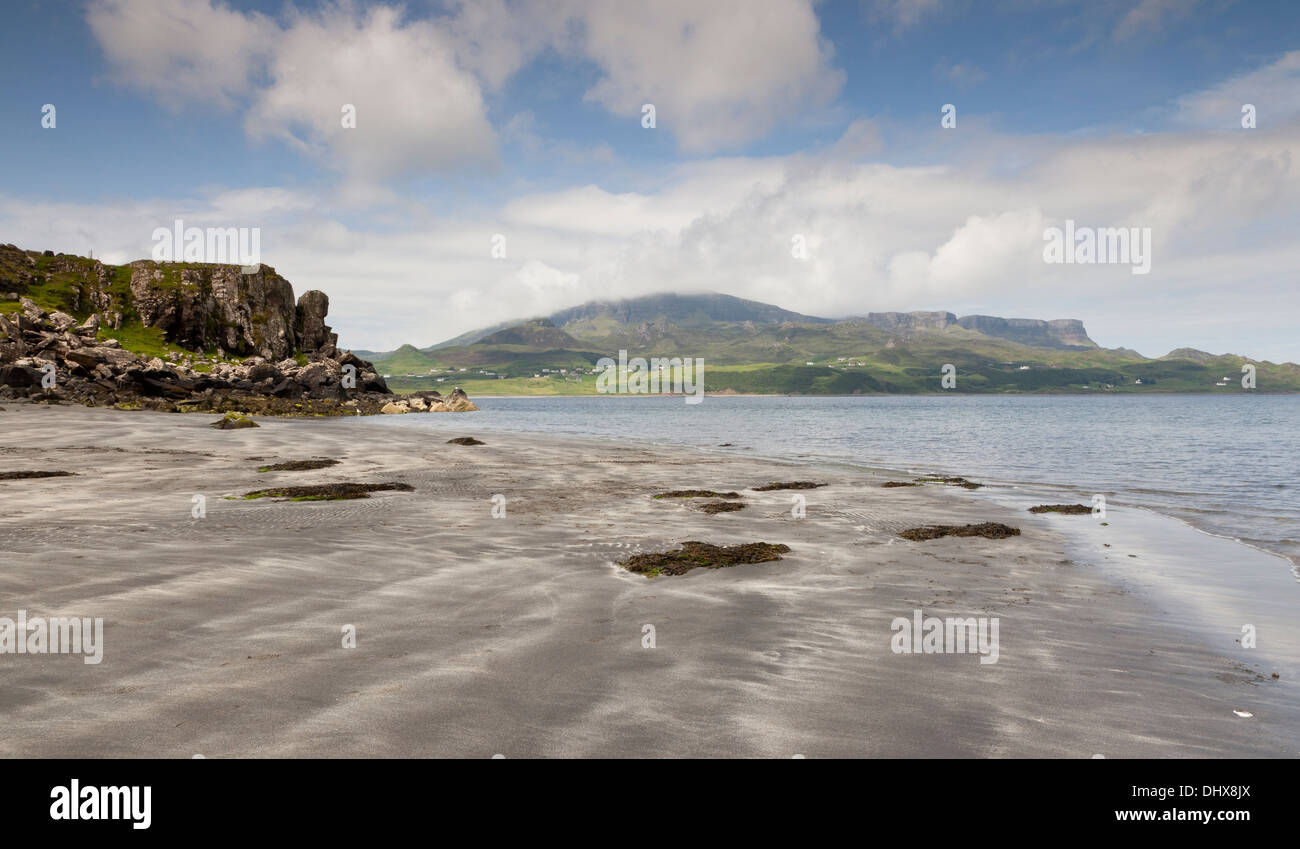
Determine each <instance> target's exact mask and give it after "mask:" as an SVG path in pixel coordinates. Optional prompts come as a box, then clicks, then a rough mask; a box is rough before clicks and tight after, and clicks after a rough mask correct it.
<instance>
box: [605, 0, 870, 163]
mask: <svg viewBox="0 0 1300 849" xmlns="http://www.w3.org/2000/svg"><path fill="white" fill-rule="evenodd" d="M583 22H584V24H585V32H584V35H583V36H582V45H583V49H584V52H585V54H586V55H587V57H589V58H590V59H591V60H592V61H594V62H595V63H596V64H597V65H598V66H599V67H600V69H601V71H602V73H603V77H602V78H601V79H600V81H599V82H597V83H596V85H594V86H593V87H592V88H591V89H590V90H589V91H588V92H587V98H588V99H589V100H593V101H595V102H597V103H600V104H601V105H603V106H605V107H606V108H607V109H609V110H610V111H611V112H613V113H615V114H616V115H621V116H624V117H626V118H628V120H638V121H639V120H640V116H641V108H642V105H643V104H646V103H652V104H654V105H655V108H656V113H657V126H658V128H659V129H661V130H666V131H668V132H671V133H672V134H673V135H674V136H675V137H676V138H677V140H678V143H679V144H680V145H681V147H682V149H683V150H685V151H687V152H690V153H707V152H712V151H715V150H719V149H725V148H732V147H735V146H738V145H740V144H743V143H745V142H749V141H752V140H754V139H756V138H759V137H761V136H762V135H764V134H765V133H767V132H768V131H769V130H771V129H772V128H773V127H774V126H775V125H776V124H777V123H778V122H780V121H784V120H787V119H788V118H789V116H790V115H791V114H798V113H802V112H805V111H807V110H808V109H809V108H810V107H815V106H819V105H822V104H824V103H826V102H828V101H829V100H830V99H831V98H833V97H834V96H835V95H836V94H838V92H839V89H840V87H841V86H842V85H843V82H844V74H843V72H841V71H837V70H834V69H832V68H831V66H830V62H831V53H832V50H831V47H830V45H829V43H828V42H826V41H825V40H824V39H822V38H821V35H820V32H819V26H820V24H819V22H818V20H817V15H816V13H815V12H814V11H813V9H812V6H811V4H810V3H809V2H807V0H769V2H766V3H762V4H756V3H752V2H746V0H719V1H718V2H711V3H699V2H697V0H664V2H658V3H645V4H639V3H638V4H622V3H603V2H592V3H591V4H590V6H589V7H588V8H587V9H586V11H585V14H584V19H583Z"/></svg>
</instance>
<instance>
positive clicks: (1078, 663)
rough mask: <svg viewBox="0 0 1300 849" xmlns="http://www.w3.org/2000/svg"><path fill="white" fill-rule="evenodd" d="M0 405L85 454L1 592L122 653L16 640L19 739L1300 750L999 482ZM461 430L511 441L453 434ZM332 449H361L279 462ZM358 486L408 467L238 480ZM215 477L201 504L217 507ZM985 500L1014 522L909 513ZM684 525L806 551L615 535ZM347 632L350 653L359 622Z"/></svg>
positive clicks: (13, 513) (655, 747)
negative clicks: (38, 651)
mask: <svg viewBox="0 0 1300 849" xmlns="http://www.w3.org/2000/svg"><path fill="white" fill-rule="evenodd" d="M6 406H7V409H6V410H4V411H3V412H0V433H3V440H2V441H0V472H3V471H21V470H65V471H70V472H75V473H76V475H75V476H71V477H58V478H43V479H28V480H14V481H0V551H3V553H4V557H3V559H4V566H3V568H0V616H7V617H11V618H13V617H15V616H16V613H17V611H18V610H19V609H24V610H26V611H27V613H28V615H29V616H34V615H47V616H48V615H68V616H73V615H75V616H89V617H102V618H103V619H104V641H105V646H104V657H103V661H102V662H101V663H99V664H98V665H87V664H84V663H83V662H82V660H81V658H80V657H78V656H71V655H18V654H0V681H3V684H4V685H3V687H0V717H2V718H3V722H2V723H0V755H4V756H25V757H191V756H193V755H195V754H202V755H204V756H206V757H210V758H211V757H292V756H310V757H352V756H378V757H426V756H453V757H490V756H492V755H494V754H498V753H499V754H503V755H505V756H506V757H590V756H608V757H633V756H694V757H726V756H757V757H783V758H788V757H792V756H794V755H796V754H802V755H804V756H806V757H833V756H846V757H915V756H956V757H1077V758H1090V757H1093V756H1094V755H1097V754H1101V755H1104V756H1105V757H1107V758H1119V757H1256V756H1276V757H1294V756H1296V754H1297V753H1298V750H1300V706H1297V705H1296V703H1295V700H1294V699H1291V698H1288V697H1287V691H1286V690H1283V689H1282V688H1281V687H1280V686H1279V684H1278V682H1274V681H1272V680H1269V679H1267V677H1265V679H1264V680H1260V676H1259V674H1258V671H1257V670H1254V669H1252V668H1251V667H1249V666H1247V665H1245V664H1244V663H1242V662H1241V660H1240V659H1237V658H1233V657H1230V656H1229V654H1228V653H1227V652H1222V651H1217V650H1215V649H1213V648H1211V647H1210V646H1209V644H1208V643H1207V642H1203V641H1197V640H1195V639H1189V637H1188V634H1187V632H1186V630H1185V629H1184V628H1182V627H1179V626H1178V624H1177V623H1174V622H1171V621H1169V614H1167V613H1166V612H1165V611H1163V610H1162V609H1161V607H1160V606H1159V605H1157V604H1154V603H1153V602H1152V601H1151V600H1149V599H1147V598H1145V597H1142V595H1141V594H1139V593H1134V592H1131V591H1130V590H1129V589H1128V588H1127V587H1126V585H1125V583H1124V582H1123V581H1118V580H1116V579H1115V577H1114V575H1113V574H1112V573H1111V572H1110V570H1108V569H1102V568H1099V567H1096V566H1091V565H1088V564H1087V563H1084V562H1081V561H1077V560H1075V559H1072V558H1071V557H1070V556H1068V555H1067V551H1068V550H1070V549H1069V546H1068V545H1067V540H1066V539H1065V538H1064V537H1063V536H1062V535H1061V532H1060V531H1059V530H1057V529H1054V525H1053V522H1054V521H1059V520H1054V519H1053V518H1052V517H1045V516H1035V515H1031V514H1028V513H1025V512H1023V511H1019V510H1016V509H1012V508H1010V507H1007V506H1004V505H999V504H997V503H995V501H994V500H992V499H989V498H982V497H981V494H980V493H979V492H978V491H976V492H966V491H964V490H957V489H955V488H950V487H943V486H941V485H935V486H925V487H899V488H892V489H883V488H881V486H880V484H881V483H882V482H884V481H885V480H886V479H887V478H882V477H875V476H872V475H869V474H866V473H864V472H861V471H856V470H846V469H814V468H809V467H803V466H799V465H796V464H789V463H777V462H772V461H767V460H759V459H755V458H746V457H742V456H731V455H722V456H720V455H717V454H705V453H702V452H695V451H690V450H686V449H667V448H660V449H651V448H646V447H631V446H628V447H622V446H616V445H613V444H611V443H609V442H607V441H596V440H576V439H562V438H557V437H554V436H548V437H537V436H518V435H507V434H501V433H484V432H480V431H476V430H475V419H476V417H478V416H482V415H485V414H484V413H470V414H438V415H435V416H432V417H430V422H431V424H432V425H434V426H435V427H434V429H433V430H432V431H429V430H422V429H421V430H418V431H417V429H406V428H383V429H377V428H375V427H374V426H373V423H371V422H368V421H367V420H365V419H332V420H322V421H305V420H285V419H260V420H259V422H260V424H261V427H259V428H256V429H248V430H234V431H216V430H212V429H210V428H209V427H207V423H208V422H209V421H211V420H212V419H213V418H215V417H213V416H200V415H174V414H159V413H144V412H137V413H128V412H121V411H114V410H103V409H84V408H80V407H53V408H49V407H40V406H26V405H14V404H9V405H6ZM381 430H382V432H380V431H381ZM458 436H478V437H479V438H481V439H483V440H484V441H485V442H486V443H487V444H486V445H481V446H460V445H448V444H445V443H446V439H449V438H451V437H458ZM313 458H330V459H337V460H339V461H340V463H339V464H338V465H336V466H332V467H329V468H323V469H317V470H310V471H293V472H265V473H262V472H259V471H258V467H259V466H263V465H267V464H270V463H277V462H284V461H290V460H306V459H313ZM953 472H954V473H956V474H960V473H961V470H953ZM783 480H817V481H825V482H826V483H828V486H825V487H822V488H818V489H813V490H806V491H803V492H800V493H797V494H798V495H801V496H803V497H804V498H805V499H806V508H807V516H806V518H803V519H796V518H794V517H793V516H792V515H791V508H792V506H793V502H792V497H793V496H794V495H795V494H796V493H792V492H788V491H780V490H778V491H771V492H755V491H753V489H752V488H753V487H755V486H758V485H761V484H765V483H768V482H770V481H783ZM338 481H356V482H363V483H383V482H400V483H406V484H410V485H411V486H412V487H414V489H413V491H411V492H402V491H396V492H377V493H375V494H373V495H372V496H371V497H370V498H368V499H359V500H352V501H333V502H288V501H275V500H271V499H259V500H254V501H243V500H227V499H226V496H235V495H239V494H242V493H245V492H248V491H252V490H258V489H265V488H268V487H274V486H280V485H295V486H296V485H306V484H318V483H329V482H338ZM695 488H706V489H714V490H718V491H728V490H736V491H739V492H741V493H742V495H743V499H742V500H743V502H744V503H745V504H746V505H747V507H746V509H744V510H740V511H737V512H731V513H720V514H717V515H708V514H705V513H703V512H701V511H699V510H697V509H695V508H694V507H692V506H691V503H690V502H682V501H676V500H666V499H665V500H655V499H653V498H652V497H651V496H652V495H653V494H654V493H657V492H662V491H665V490H671V489H695ZM195 495H202V496H204V497H205V499H206V516H205V517H203V518H192V516H191V511H192V509H193V507H194V501H193V498H194V496H195ZM494 495H502V496H504V497H505V510H506V515H505V517H504V518H494V517H493V507H494V501H493V496H494ZM499 503H500V499H497V501H496V504H499ZM986 521H992V522H1004V523H1006V524H1010V525H1014V526H1016V527H1019V528H1020V529H1021V531H1022V533H1021V534H1020V535H1019V536H1015V537H1011V538H1008V539H997V540H990V539H981V538H951V537H950V538H944V539H937V540H931V541H926V542H909V541H906V540H903V539H900V538H898V537H897V534H898V532H899V531H901V530H903V529H905V528H909V527H913V526H916V525H923V524H964V523H978V522H986ZM686 540H700V541H704V542H710V543H718V544H732V543H740V542H754V541H765V542H769V543H784V544H786V545H789V546H790V548H791V549H792V550H791V552H790V553H789V554H786V555H785V556H784V559H782V560H780V561H777V562H769V563H762V564H747V565H740V566H735V567H732V568H728V569H721V570H705V569H696V570H693V571H691V572H689V573H687V574H685V575H681V576H673V577H659V578H645V577H641V576H638V575H633V574H631V573H628V572H626V571H625V570H623V569H621V568H619V567H618V566H617V565H616V564H615V562H614V561H615V560H617V559H620V558H622V557H626V556H627V555H629V554H631V553H633V552H636V551H651V550H659V549H664V548H669V547H674V546H675V545H677V544H679V543H681V542H683V541H686ZM1153 544H1157V545H1158V541H1154V542H1153ZM918 608H919V609H921V610H923V611H924V613H925V615H927V616H940V617H946V616H961V617H980V616H985V617H998V619H999V621H1000V633H999V637H1000V645H999V658H998V662H997V663H995V664H981V663H980V662H979V658H978V656H977V655H974V654H895V653H893V652H892V651H891V648H890V642H891V637H892V636H893V632H892V631H891V629H890V623H891V621H892V620H893V619H894V618H895V617H909V618H910V617H911V616H912V614H913V611H914V610H916V609H918ZM349 625H350V626H354V627H355V633H356V646H355V648H344V647H343V645H342V642H343V631H344V628H345V626H349ZM645 625H652V626H654V633H655V646H654V647H653V648H645V647H643V633H644V631H643V626H645ZM1234 709H1236V710H1243V711H1248V712H1250V713H1252V714H1253V716H1252V717H1250V718H1241V717H1238V716H1237V715H1235V714H1234V712H1233V711H1234Z"/></svg>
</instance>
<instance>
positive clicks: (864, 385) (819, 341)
mask: <svg viewBox="0 0 1300 849" xmlns="http://www.w3.org/2000/svg"><path fill="white" fill-rule="evenodd" d="M565 330H566V331H569V332H570V333H572V334H573V335H575V336H578V337H579V338H580V339H581V344H582V345H583V346H584V347H585V346H590V348H591V350H590V351H581V352H579V351H567V350H562V351H538V350H530V349H529V348H527V347H526V346H502V345H497V346H488V345H481V344H480V345H468V346H458V347H454V348H445V349H441V350H438V351H434V352H431V353H427V354H426V353H422V352H418V351H415V350H414V349H410V351H406V352H405V353H406V354H408V355H409V354H410V353H412V352H413V353H414V354H416V355H418V359H417V358H415V357H409V356H408V357H404V358H403V359H401V360H398V359H390V360H379V361H377V362H379V363H381V364H382V365H383V366H384V371H385V372H386V373H391V374H393V375H395V376H394V377H393V378H392V379H390V381H389V383H390V385H392V386H393V387H394V388H395V389H396V390H397V391H412V390H415V389H426V388H437V389H443V388H450V387H451V386H453V385H458V386H461V387H462V388H463V389H465V391H466V392H468V393H470V395H471V396H473V395H476V394H477V395H580V394H595V377H594V376H591V375H586V376H584V377H583V379H582V380H581V381H580V382H575V381H574V379H573V377H572V375H570V376H569V378H568V379H567V380H566V379H563V378H560V377H559V376H558V375H557V376H543V377H541V378H533V377H532V375H533V374H535V373H541V369H542V368H545V367H549V368H561V367H567V368H571V369H572V368H574V367H583V366H584V364H587V365H586V367H587V368H590V367H591V365H589V364H592V363H594V361H595V359H596V358H597V357H599V356H601V354H596V353H593V352H595V351H604V352H607V353H606V355H608V356H611V357H616V356H617V352H618V350H619V349H620V348H623V349H627V350H630V351H633V352H634V353H635V354H637V355H641V356H646V357H650V356H685V355H688V354H689V355H691V356H695V357H702V358H703V359H704V361H705V364H706V365H705V370H704V371H705V386H706V389H707V390H708V391H710V392H721V391H734V392H739V393H750V394H830V395H851V394H870V393H881V392H884V393H926V392H943V391H949V390H944V389H943V388H942V387H941V384H940V377H941V369H942V367H943V365H944V364H946V363H951V364H953V365H954V366H955V367H956V369H957V386H956V389H955V390H951V391H956V392H959V393H1042V392H1093V391H1101V392H1124V393H1131V392H1215V393H1223V392H1242V391H1245V390H1243V389H1242V387H1241V384H1240V379H1241V366H1242V365H1243V364H1244V363H1246V362H1247V360H1246V359H1245V358H1242V357H1237V356H1221V357H1211V358H1208V359H1205V360H1203V361H1198V360H1194V359H1159V360H1146V359H1142V358H1141V357H1137V356H1133V355H1131V354H1129V353H1124V352H1115V351H1107V350H1102V349H1085V350H1073V351H1060V350H1053V349H1046V348H1032V347H1027V346H1024V345H1019V344H1016V343H1013V342H1009V341H1006V340H1001V339H995V338H992V337H988V336H985V335H983V334H981V333H977V332H975V331H970V330H966V329H964V328H950V329H949V330H947V331H944V332H937V333H923V334H916V335H914V336H911V337H909V338H906V339H903V340H901V341H900V339H899V337H897V336H896V335H894V334H890V333H889V332H887V331H884V330H882V329H881V328H878V327H876V326H875V325H869V324H865V323H861V324H853V323H840V324H834V325H803V324H799V325H780V326H778V325H748V324H713V325H709V326H707V327H701V328H690V327H682V326H681V325H673V324H665V325H662V326H658V327H646V326H641V327H629V326H627V325H621V324H618V323H617V322H601V323H597V322H585V323H582V324H580V325H578V324H574V325H569V326H566V327H565ZM891 339H892V340H893V344H892V345H891ZM403 350H404V351H405V349H403ZM840 357H846V358H848V359H847V360H845V361H841V360H840V359H839V358H840ZM853 361H856V362H859V363H862V365H861V366H852V365H851V364H850V363H851V362H853ZM810 362H811V363H812V365H809V364H808V363H810ZM399 363H400V364H401V365H403V366H405V365H411V366H417V368H411V369H409V371H411V372H415V373H426V372H427V371H428V369H429V368H439V369H458V368H462V367H464V368H468V369H470V370H469V371H467V372H459V371H455V372H448V371H440V372H439V373H438V374H437V376H441V377H443V378H444V380H443V382H442V383H436V382H433V381H431V380H430V379H429V378H425V377H409V378H408V377H401V376H398V375H402V374H405V373H406V371H404V370H400V369H398V368H394V367H393V365H394V364H399ZM1023 365H1028V366H1029V368H1028V369H1025V370H1022V369H1021V368H1020V367H1021V366H1023ZM1256 366H1257V370H1258V375H1257V378H1258V387H1259V391H1265V392H1295V391H1300V366H1296V365H1294V364H1289V363H1288V364H1282V365H1274V364H1272V363H1257V364H1256ZM479 370H491V371H496V372H497V373H498V374H508V375H509V377H510V379H508V380H496V379H482V377H481V375H479V374H478V373H477V372H478V371H479ZM1224 377H1228V378H1230V380H1229V385H1228V386H1224V387H1218V386H1215V383H1217V382H1218V381H1219V380H1221V379H1222V378H1224ZM1138 379H1141V380H1142V381H1143V383H1142V385H1138V384H1136V383H1135V381H1136V380H1138ZM1153 381H1154V382H1153ZM1107 386H1109V387H1110V388H1106V387H1107ZM1085 387H1087V388H1085Z"/></svg>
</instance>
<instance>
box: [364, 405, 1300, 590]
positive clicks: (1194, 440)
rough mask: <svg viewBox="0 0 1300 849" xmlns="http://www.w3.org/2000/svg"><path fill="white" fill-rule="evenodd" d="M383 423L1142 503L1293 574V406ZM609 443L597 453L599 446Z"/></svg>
mask: <svg viewBox="0 0 1300 849" xmlns="http://www.w3.org/2000/svg"><path fill="white" fill-rule="evenodd" d="M474 400H475V403H476V404H478V406H479V408H480V413H478V414H474V415H473V417H472V419H465V418H463V417H462V416H460V415H451V416H420V415H410V416H387V417H383V418H384V419H385V421H383V425H384V426H394V427H417V428H432V429H436V430H439V431H443V430H451V429H455V430H458V431H459V430H467V431H473V432H474V433H476V434H478V433H482V432H486V431H514V432H520V433H547V434H571V435H574V436H582V437H596V438H601V439H607V440H611V441H612V442H615V443H617V442H624V441H632V442H637V443H642V444H651V445H658V446H662V447H663V448H664V449H665V450H672V449H673V448H676V447H690V448H694V449H704V450H708V451H719V452H736V451H739V452H745V453H746V454H750V455H755V456H764V457H771V458H776V459H790V460H800V461H804V462H813V463H831V464H835V465H850V466H858V467H862V468H864V469H869V470H872V471H881V472H898V473H904V474H912V475H920V474H932V473H939V472H941V473H945V474H950V475H960V476H963V477H966V478H968V479H971V480H974V481H978V482H980V483H984V484H986V485H988V486H990V487H993V488H995V489H996V488H1002V489H1005V490H1007V491H1014V492H1018V493H1024V494H1025V495H1026V496H1027V497H1042V498H1048V497H1051V498H1056V499H1070V500H1072V501H1074V502H1076V503H1083V504H1089V505H1091V504H1092V503H1093V502H1092V498H1093V496H1095V495H1102V496H1104V497H1105V499H1106V503H1107V504H1109V505H1114V506H1131V507H1140V508H1145V509H1147V510H1151V511H1154V512H1156V513H1160V514H1163V515H1165V516H1169V517H1173V518H1175V519H1179V520H1181V521H1183V522H1185V523H1187V524H1189V525H1191V526H1192V527H1194V528H1196V529H1198V530H1201V531H1203V532H1205V533H1208V534H1213V535H1215V536H1219V537H1224V538H1227V539H1231V540H1236V541H1238V542H1240V543H1244V544H1246V545H1250V546H1253V547H1255V548H1258V549H1262V550H1264V551H1267V552H1272V553H1274V554H1277V555H1280V556H1281V558H1282V560H1280V561H1279V562H1280V563H1281V564H1282V568H1290V570H1291V571H1292V573H1293V575H1294V576H1295V577H1297V578H1300V480H1298V479H1297V476H1298V475H1300V463H1298V462H1297V460H1298V458H1300V396H1297V395H1253V394H1252V395H1245V394H1242V395H1097V396H1078V395H1016V396H977V395H975V396H973V395H953V396H944V395H925V396H896V395H891V396H858V397H769V396H726V395H721V396H719V395H710V396H708V397H706V398H704V399H703V401H702V402H701V403H697V404H687V403H685V399H684V398H682V397H680V396H583V397H529V398H521V397H510V398H505V397H503V398H492V397H480V398H476V399H474ZM613 450H616V445H611V451H613Z"/></svg>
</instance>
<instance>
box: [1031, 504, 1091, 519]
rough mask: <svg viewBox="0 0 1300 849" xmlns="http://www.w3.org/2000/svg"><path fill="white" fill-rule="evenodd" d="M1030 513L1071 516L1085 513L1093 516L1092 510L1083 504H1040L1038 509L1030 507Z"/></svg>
mask: <svg viewBox="0 0 1300 849" xmlns="http://www.w3.org/2000/svg"><path fill="white" fill-rule="evenodd" d="M1029 512H1030V513H1065V514H1067V515H1070V516H1081V515H1083V514H1085V513H1088V514H1091V513H1092V508H1091V507H1088V506H1086V505H1083V504H1039V505H1038V506H1037V507H1030V508H1029Z"/></svg>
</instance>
